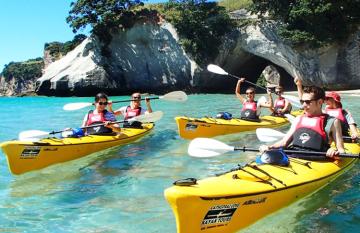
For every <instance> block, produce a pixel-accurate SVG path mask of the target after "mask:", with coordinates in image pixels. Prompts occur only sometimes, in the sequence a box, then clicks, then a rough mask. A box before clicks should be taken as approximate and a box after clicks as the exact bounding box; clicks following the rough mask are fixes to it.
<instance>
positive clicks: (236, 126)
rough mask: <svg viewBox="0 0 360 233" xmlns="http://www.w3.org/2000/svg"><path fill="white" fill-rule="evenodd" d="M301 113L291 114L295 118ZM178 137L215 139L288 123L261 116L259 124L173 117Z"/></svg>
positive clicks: (244, 121)
mask: <svg viewBox="0 0 360 233" xmlns="http://www.w3.org/2000/svg"><path fill="white" fill-rule="evenodd" d="M300 114H302V111H295V112H292V115H294V116H297V115H300ZM175 121H176V124H177V127H178V131H179V135H180V137H182V138H185V139H194V138H198V137H205V138H209V137H215V136H220V135H225V134H232V133H240V132H245V131H253V130H256V129H257V128H276V127H280V126H283V125H286V124H288V123H289V120H288V119H287V118H285V117H275V116H262V117H260V122H254V121H247V120H241V119H238V118H233V119H231V120H224V119H217V118H212V117H202V118H192V117H186V116H179V117H175Z"/></svg>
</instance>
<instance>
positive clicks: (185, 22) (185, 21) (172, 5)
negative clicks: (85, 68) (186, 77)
mask: <svg viewBox="0 0 360 233" xmlns="http://www.w3.org/2000/svg"><path fill="white" fill-rule="evenodd" d="M144 2H145V1H142V0H97V1H92V0H78V1H76V2H74V3H72V4H71V7H72V9H71V10H70V12H69V16H68V17H67V19H66V20H67V22H68V23H69V24H70V26H71V27H72V28H73V31H74V32H76V31H78V30H80V29H82V28H85V27H86V26H87V25H90V26H92V28H93V30H92V32H93V33H94V34H95V35H97V36H98V37H99V38H100V40H101V41H102V42H103V43H104V47H103V49H102V53H103V55H105V56H109V55H110V51H108V49H107V45H108V44H109V43H110V42H111V39H112V36H111V32H115V31H116V30H119V29H126V28H130V27H132V26H133V25H134V24H135V23H136V22H138V21H139V20H142V21H146V20H147V21H149V19H150V21H155V22H156V21H158V20H159V18H158V16H159V14H158V12H159V13H161V14H162V15H163V16H164V17H165V18H166V20H168V21H170V22H171V23H172V24H174V26H175V28H176V29H177V31H178V33H179V35H180V37H181V39H180V42H181V44H182V45H183V46H184V48H185V50H186V51H187V52H188V53H190V54H191V55H192V56H193V58H194V59H195V60H196V61H197V62H199V63H204V62H206V60H208V59H213V58H215V56H216V55H217V53H218V47H219V45H220V44H221V40H222V36H223V35H225V33H227V32H229V31H230V30H231V29H232V27H233V25H232V22H231V20H230V17H229V15H228V14H227V13H226V9H225V8H224V7H221V6H219V5H218V4H217V3H216V2H208V1H207V0H170V1H169V2H168V3H164V4H156V5H150V6H146V7H143V6H144Z"/></svg>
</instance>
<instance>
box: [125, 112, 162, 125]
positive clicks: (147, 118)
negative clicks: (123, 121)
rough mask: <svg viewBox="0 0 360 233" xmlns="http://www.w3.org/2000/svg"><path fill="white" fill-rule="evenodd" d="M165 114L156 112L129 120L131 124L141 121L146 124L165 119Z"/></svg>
mask: <svg viewBox="0 0 360 233" xmlns="http://www.w3.org/2000/svg"><path fill="white" fill-rule="evenodd" d="M163 115H164V113H163V112H162V111H156V112H152V113H148V114H143V115H140V116H137V117H133V118H131V119H129V122H133V121H140V122H142V123H146V122H156V121H158V120H160V119H161V118H162V117H163Z"/></svg>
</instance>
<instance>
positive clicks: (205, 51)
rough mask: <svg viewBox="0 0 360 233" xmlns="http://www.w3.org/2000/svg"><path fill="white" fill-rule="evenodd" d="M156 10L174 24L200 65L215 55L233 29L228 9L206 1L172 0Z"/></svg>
mask: <svg viewBox="0 0 360 233" xmlns="http://www.w3.org/2000/svg"><path fill="white" fill-rule="evenodd" d="M157 10H158V11H159V12H160V13H161V14H162V15H164V17H165V19H166V20H168V21H169V22H170V23H172V24H173V25H174V26H175V28H176V30H177V32H178V33H179V36H180V43H181V44H182V46H183V47H184V49H185V51H186V52H187V53H189V54H191V55H192V57H193V58H194V60H195V61H196V62H197V63H199V64H204V63H205V64H206V63H208V62H209V61H210V60H213V59H215V58H216V56H217V55H218V52H219V47H220V45H221V43H222V40H223V39H224V38H223V36H224V35H225V34H226V33H228V32H230V31H231V30H232V29H233V28H234V24H233V22H232V20H231V19H230V17H229V15H228V14H227V12H226V9H225V8H224V7H222V6H219V5H218V4H217V3H216V2H208V1H206V0H195V1H194V0H170V1H169V2H168V3H165V4H163V5H158V6H157Z"/></svg>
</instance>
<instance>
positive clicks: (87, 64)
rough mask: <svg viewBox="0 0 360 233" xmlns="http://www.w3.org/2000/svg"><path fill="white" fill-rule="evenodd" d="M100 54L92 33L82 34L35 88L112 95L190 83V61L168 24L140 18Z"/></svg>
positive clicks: (163, 89)
mask: <svg viewBox="0 0 360 233" xmlns="http://www.w3.org/2000/svg"><path fill="white" fill-rule="evenodd" d="M108 48H109V51H111V56H109V57H105V56H102V55H101V46H100V42H99V41H98V40H97V39H96V38H88V39H86V40H84V41H83V42H82V43H81V44H80V45H79V46H78V47H76V48H75V49H74V50H73V51H71V52H69V53H68V54H67V55H66V56H64V57H63V58H61V59H60V60H58V61H56V62H54V63H51V64H50V65H49V66H48V67H47V68H46V69H45V72H44V75H43V76H42V77H41V78H40V79H38V83H37V92H38V93H39V94H45V95H58V96H66V95H80V96H82V95H84V96H89V95H94V94H96V93H97V92H98V91H99V90H101V91H105V92H107V93H108V94H111V95H121V94H129V93H131V92H134V91H141V92H143V91H144V92H156V93H159V92H160V93H161V92H168V91H170V90H175V89H186V88H188V87H189V86H191V81H192V74H191V72H192V70H193V69H194V68H192V65H194V64H193V63H192V62H191V60H190V59H189V58H188V56H187V55H186V54H185V52H184V50H183V49H182V48H181V46H180V45H179V44H178V43H177V35H176V33H175V30H174V29H173V27H172V26H171V25H170V24H167V23H165V24H162V25H161V26H159V25H157V24H139V25H136V26H134V27H133V28H131V29H129V30H126V31H122V32H119V33H116V34H114V35H113V39H112V41H111V43H110V45H109V46H108Z"/></svg>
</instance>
